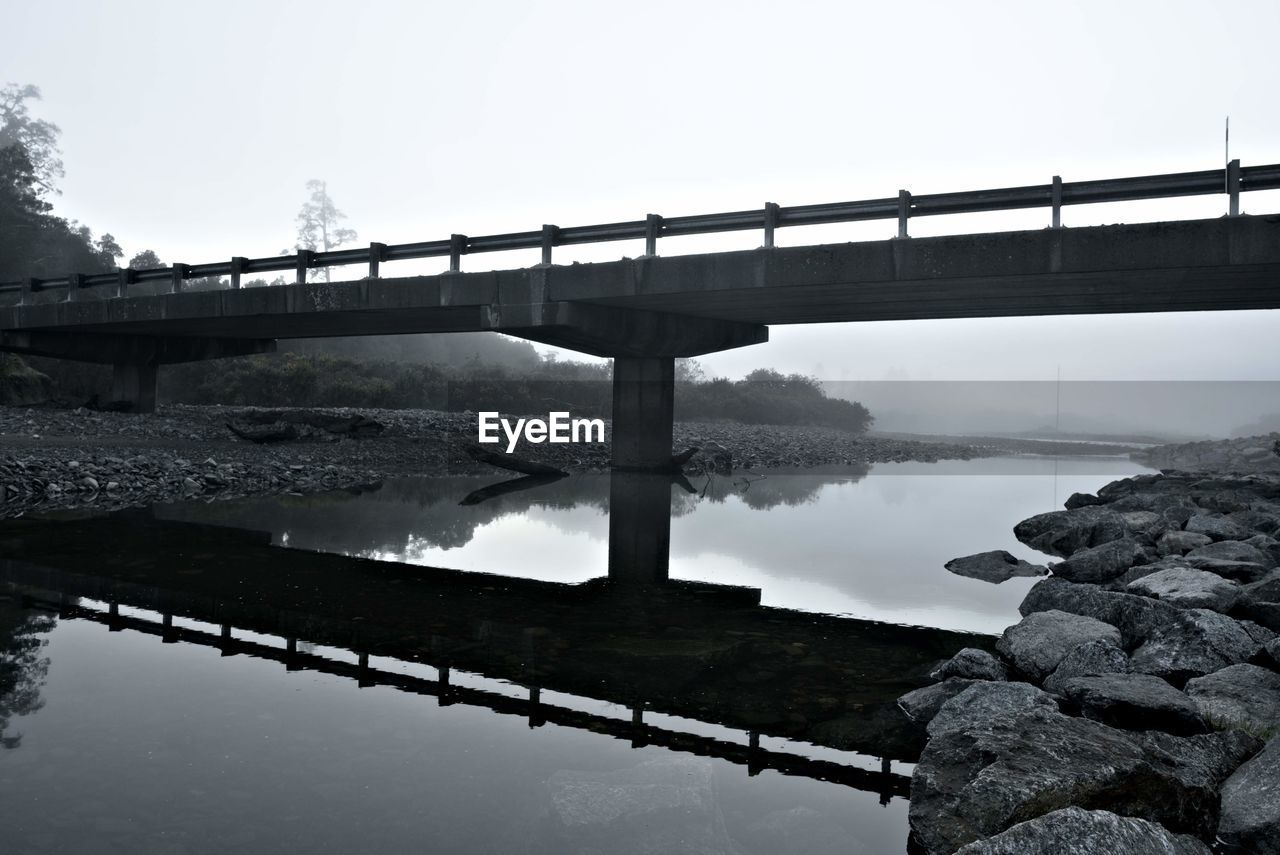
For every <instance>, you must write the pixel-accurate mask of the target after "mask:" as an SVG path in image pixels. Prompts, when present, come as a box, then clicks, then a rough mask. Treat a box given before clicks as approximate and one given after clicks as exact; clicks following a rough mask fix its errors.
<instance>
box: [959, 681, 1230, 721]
mask: <svg viewBox="0 0 1280 855" xmlns="http://www.w3.org/2000/svg"><path fill="white" fill-rule="evenodd" d="M1062 695H1063V697H1065V698H1066V703H1067V709H1068V710H1069V711H1072V712H1079V713H1080V715H1083V716H1084V717H1085V718H1091V719H1093V720H1094V721H1100V722H1102V723H1103V724H1109V725H1111V726H1112V727H1119V728H1123V729H1125V730H1163V731H1165V732H1166V733H1174V734H1178V735H1180V736H1191V735H1193V734H1197V733H1204V732H1206V731H1207V730H1208V729H1209V728H1208V726H1207V725H1206V723H1205V721H1204V719H1203V718H1202V717H1201V715H1200V711H1199V709H1197V708H1196V704H1195V702H1194V701H1192V700H1191V698H1189V697H1187V696H1186V695H1184V694H1183V693H1182V692H1179V691H1178V690H1177V689H1175V688H1174V687H1173V686H1170V685H1169V684H1168V683H1166V682H1165V681H1164V680H1161V679H1160V678H1159V677H1152V676H1150V675H1147V674H1098V675H1095V676H1092V677H1076V678H1074V679H1071V680H1067V681H1066V683H1065V684H1064V685H1063V687H1062ZM944 709H945V707H944Z"/></svg>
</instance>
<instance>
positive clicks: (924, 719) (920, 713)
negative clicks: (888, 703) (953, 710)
mask: <svg viewBox="0 0 1280 855" xmlns="http://www.w3.org/2000/svg"><path fill="white" fill-rule="evenodd" d="M973 683H974V681H973V680H965V679H963V678H960V677H951V678H949V679H946V680H943V681H942V682H941V683H934V684H933V685H932V686H925V687H924V688H923V689H916V690H915V691H913V692H907V693H906V694H905V695H903V696H902V697H900V698H898V708H899V709H901V710H902V711H903V712H904V713H906V714H907V718H909V719H911V720H912V721H913V722H915V723H916V724H927V723H928V722H930V721H932V719H933V717H934V716H935V715H937V714H938V710H940V709H942V705H943V704H945V703H946V702H947V701H949V700H951V699H952V698H954V697H955V696H956V695H958V694H960V693H961V692H963V691H964V690H965V689H967V688H969V687H970V686H972V685H973Z"/></svg>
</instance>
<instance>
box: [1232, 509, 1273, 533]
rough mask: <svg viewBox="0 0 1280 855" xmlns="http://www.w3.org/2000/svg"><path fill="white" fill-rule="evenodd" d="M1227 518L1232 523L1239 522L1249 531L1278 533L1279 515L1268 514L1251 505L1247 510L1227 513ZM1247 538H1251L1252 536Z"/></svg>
mask: <svg viewBox="0 0 1280 855" xmlns="http://www.w3.org/2000/svg"><path fill="white" fill-rule="evenodd" d="M1227 519H1229V520H1231V521H1232V522H1234V523H1239V524H1240V525H1242V526H1244V527H1245V528H1247V529H1249V530H1251V531H1256V532H1258V534H1262V535H1269V536H1271V537H1275V536H1276V535H1277V534H1280V515H1277V514H1270V513H1267V512H1266V511H1263V510H1258V509H1255V508H1252V507H1251V508H1249V509H1248V510H1244V511H1236V512H1235V513H1231V514H1227ZM1249 539H1250V540H1252V538H1249Z"/></svg>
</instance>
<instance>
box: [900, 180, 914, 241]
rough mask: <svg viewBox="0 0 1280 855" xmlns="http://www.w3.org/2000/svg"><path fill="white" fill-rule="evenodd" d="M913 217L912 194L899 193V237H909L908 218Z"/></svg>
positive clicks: (902, 191)
mask: <svg viewBox="0 0 1280 855" xmlns="http://www.w3.org/2000/svg"><path fill="white" fill-rule="evenodd" d="M910 216H911V194H910V193H908V192H907V191H906V190H899V191H898V237H900V238H904V237H908V235H907V218H908V217H910Z"/></svg>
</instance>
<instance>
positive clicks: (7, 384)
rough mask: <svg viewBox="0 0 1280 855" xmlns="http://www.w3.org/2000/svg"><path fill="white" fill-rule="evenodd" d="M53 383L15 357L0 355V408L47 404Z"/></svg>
mask: <svg viewBox="0 0 1280 855" xmlns="http://www.w3.org/2000/svg"><path fill="white" fill-rule="evenodd" d="M52 394H53V381H52V380H50V379H49V378H48V376H46V375H44V374H41V373H40V372H39V371H36V370H35V369H34V368H32V367H31V366H30V365H27V363H25V362H23V361H22V360H21V359H19V358H18V357H16V356H12V355H10V354H3V353H0V406H6V407H29V406H32V405H34V404H43V403H46V402H48V400H49V398H50V397H51V396H52Z"/></svg>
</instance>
